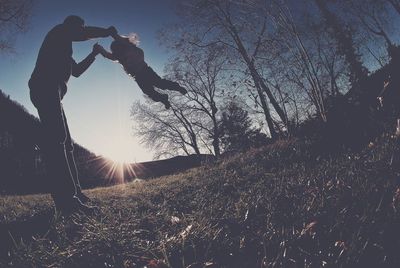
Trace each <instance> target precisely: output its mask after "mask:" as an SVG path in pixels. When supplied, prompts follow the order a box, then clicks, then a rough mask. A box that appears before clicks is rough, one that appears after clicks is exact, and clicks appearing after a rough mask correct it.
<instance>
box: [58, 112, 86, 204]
mask: <svg viewBox="0 0 400 268" xmlns="http://www.w3.org/2000/svg"><path fill="white" fill-rule="evenodd" d="M62 112H63V117H64V123H65V130H66V136H67V138H66V140H65V150H66V155H67V161H68V165H69V168H70V170H71V175H72V179H73V181H74V184H75V188H76V193H75V196H76V197H78V198H79V199H80V200H81V201H82V202H83V203H86V202H88V201H89V200H90V199H89V198H88V197H87V196H86V195H84V194H83V193H82V187H81V184H80V182H79V175H78V169H77V167H76V163H75V158H74V145H73V142H72V138H71V133H70V132H69V127H68V121H67V117H66V116H65V112H64V109H62Z"/></svg>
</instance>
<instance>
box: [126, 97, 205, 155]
mask: <svg viewBox="0 0 400 268" xmlns="http://www.w3.org/2000/svg"><path fill="white" fill-rule="evenodd" d="M149 102H150V101H149ZM131 115H132V117H133V119H134V121H135V122H136V128H135V129H136V131H135V132H136V134H137V135H138V136H139V137H141V139H142V140H141V141H142V142H143V143H144V144H146V145H147V146H148V147H149V148H152V149H154V150H155V152H156V155H155V158H160V157H170V156H174V155H178V154H181V153H184V154H186V155H190V154H193V153H195V154H200V147H199V144H198V134H199V131H198V129H197V128H196V127H195V126H194V125H193V123H192V121H191V114H190V113H188V112H187V111H185V110H184V109H182V108H181V107H178V106H176V105H173V106H172V107H171V109H170V110H165V109H164V108H161V106H158V105H154V103H152V105H151V104H150V103H149V104H147V105H146V104H143V103H140V102H139V101H138V102H135V103H134V104H133V105H132V109H131Z"/></svg>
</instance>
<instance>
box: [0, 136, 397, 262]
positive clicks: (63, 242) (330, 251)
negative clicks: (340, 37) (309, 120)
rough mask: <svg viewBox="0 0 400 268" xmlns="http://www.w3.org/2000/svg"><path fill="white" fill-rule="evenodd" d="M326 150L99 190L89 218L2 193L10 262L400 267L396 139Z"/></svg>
mask: <svg viewBox="0 0 400 268" xmlns="http://www.w3.org/2000/svg"><path fill="white" fill-rule="evenodd" d="M316 151H319V148H314V147H313V146H312V145H310V144H306V143H305V142H299V141H290V142H288V141H287V142H280V143H277V144H274V145H270V146H268V147H265V148H262V149H257V150H253V151H249V152H247V153H243V154H239V155H236V156H234V157H231V158H229V159H226V160H223V161H221V162H219V163H217V164H213V165H209V166H204V167H201V168H196V169H192V170H189V171H186V172H184V173H180V174H177V175H172V176H167V177H161V178H158V179H155V180H151V181H138V182H132V183H129V184H124V185H118V186H113V187H109V188H98V189H93V190H89V191H87V194H88V195H90V196H91V197H92V198H93V199H94V200H95V202H96V203H97V205H98V206H99V207H100V212H99V213H97V214H96V215H93V216H89V217H87V216H82V215H77V216H74V217H71V218H68V219H60V218H55V217H54V216H53V214H52V210H51V209H50V206H51V200H50V197H49V196H47V195H32V196H4V197H1V198H0V222H1V227H0V241H1V242H0V243H1V252H0V254H1V256H0V266H14V267H30V266H35V267H40V266H46V267H60V266H65V267H144V266H146V267H191V268H193V267H400V255H399V254H398V249H399V246H400V228H399V226H400V218H399V216H400V214H399V209H400V188H398V185H399V178H400V176H399V175H400V174H399V171H400V168H399V163H398V162H396V161H398V160H397V158H396V157H393V156H396V154H397V153H398V151H399V145H398V141H397V140H395V139H393V138H391V137H388V136H382V137H380V138H379V139H378V140H376V141H375V142H374V144H373V143H371V144H370V145H369V146H368V147H366V148H365V149H364V150H363V151H361V152H359V153H348V154H341V155H337V156H324V157H320V156H317V154H315V153H314V152H316Z"/></svg>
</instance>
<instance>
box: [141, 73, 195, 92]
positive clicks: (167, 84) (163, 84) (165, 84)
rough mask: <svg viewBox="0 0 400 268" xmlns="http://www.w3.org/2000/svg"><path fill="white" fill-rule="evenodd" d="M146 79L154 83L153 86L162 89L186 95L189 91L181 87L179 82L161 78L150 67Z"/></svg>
mask: <svg viewBox="0 0 400 268" xmlns="http://www.w3.org/2000/svg"><path fill="white" fill-rule="evenodd" d="M146 77H147V78H148V79H149V80H150V81H152V83H153V85H154V86H156V87H158V88H160V89H163V90H165V89H169V90H173V91H178V92H180V93H182V94H186V93H187V90H186V89H185V88H183V87H181V86H180V85H179V84H178V83H177V82H173V81H170V80H167V79H163V78H161V77H160V76H159V75H158V74H157V73H156V72H155V71H154V70H153V69H152V68H150V67H148V68H147V70H146Z"/></svg>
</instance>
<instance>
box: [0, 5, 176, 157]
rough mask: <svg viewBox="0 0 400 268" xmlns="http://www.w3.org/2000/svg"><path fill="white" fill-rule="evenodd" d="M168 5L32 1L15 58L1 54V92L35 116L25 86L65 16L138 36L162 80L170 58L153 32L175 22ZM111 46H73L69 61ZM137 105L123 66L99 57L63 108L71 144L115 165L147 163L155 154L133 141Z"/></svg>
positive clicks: (137, 94) (71, 88)
mask: <svg viewBox="0 0 400 268" xmlns="http://www.w3.org/2000/svg"><path fill="white" fill-rule="evenodd" d="M172 1H173V0H114V1H105V0H85V1H82V0H80V1H77V0H69V1H61V0H35V5H34V8H33V14H32V18H31V21H30V25H29V28H28V31H27V32H26V33H23V34H20V35H19V36H18V37H17V39H16V43H15V53H12V54H0V59H1V60H0V89H1V90H2V91H4V92H5V93H6V94H8V95H10V98H11V99H13V100H15V101H17V102H19V103H20V104H22V105H23V106H24V107H25V108H27V110H28V111H29V112H30V113H32V114H34V115H35V116H37V111H36V109H35V107H34V106H33V105H32V103H31V101H30V99H29V88H28V85H27V83H28V80H29V78H30V75H31V73H32V71H33V68H34V66H35V62H36V57H37V53H38V51H39V48H40V46H41V43H42V41H43V39H44V37H45V35H46V34H47V32H48V31H49V30H50V29H51V28H52V27H54V26H55V25H57V24H60V23H62V21H63V20H64V18H65V17H67V16H68V15H78V16H80V17H82V18H83V19H84V20H85V24H86V25H90V26H99V27H105V28H107V27H109V26H115V27H116V28H117V30H118V32H119V33H120V34H129V33H132V32H135V33H137V34H138V35H139V38H140V45H139V46H140V47H141V48H142V49H143V50H144V53H145V60H146V62H147V63H148V64H149V65H150V66H151V67H152V68H153V69H154V70H155V71H156V72H157V73H158V74H160V75H161V76H162V75H163V66H164V65H165V64H166V63H167V61H168V53H167V51H166V50H165V48H163V47H162V46H161V45H160V41H159V40H158V38H157V32H158V31H159V30H161V28H162V27H163V26H165V25H167V24H169V23H173V22H174V20H175V19H176V17H175V15H174V11H173V8H172ZM111 41H112V39H111V38H110V37H109V38H104V39H95V40H89V41H85V42H75V43H73V58H74V59H75V61H77V62H79V61H81V60H82V59H83V58H85V57H86V56H87V55H88V54H89V53H90V52H91V49H92V46H93V44H95V43H96V42H99V43H100V44H101V45H103V46H104V47H105V48H109V45H110V43H111ZM136 100H144V98H143V93H142V92H141V90H140V89H139V87H138V86H137V85H136V82H135V81H134V80H133V79H132V78H131V77H129V76H128V75H127V74H126V73H125V72H124V70H123V69H122V66H121V65H119V64H118V63H114V62H111V61H109V60H106V59H104V58H103V57H102V56H101V55H98V56H97V57H96V61H95V62H94V63H93V64H92V65H91V66H90V68H89V69H88V70H87V71H86V72H85V73H84V74H82V75H81V76H80V77H79V78H75V77H72V76H71V78H70V80H69V83H68V93H67V95H66V96H65V97H64V100H63V106H64V110H65V113H66V117H67V121H68V124H69V128H70V132H71V135H72V137H73V139H74V140H75V141H76V142H77V143H79V144H81V145H82V146H84V147H85V148H87V149H89V150H90V151H92V152H94V153H96V154H98V155H102V156H105V157H107V158H110V159H112V160H114V161H123V162H131V163H133V162H142V161H148V160H151V159H152V158H153V153H152V152H151V151H149V149H147V148H145V147H144V146H142V145H141V144H140V140H139V138H138V137H135V136H134V127H135V126H134V121H133V119H132V118H131V117H130V109H131V106H132V104H133V102H134V101H136ZM154 105H159V104H154Z"/></svg>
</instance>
